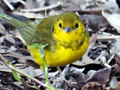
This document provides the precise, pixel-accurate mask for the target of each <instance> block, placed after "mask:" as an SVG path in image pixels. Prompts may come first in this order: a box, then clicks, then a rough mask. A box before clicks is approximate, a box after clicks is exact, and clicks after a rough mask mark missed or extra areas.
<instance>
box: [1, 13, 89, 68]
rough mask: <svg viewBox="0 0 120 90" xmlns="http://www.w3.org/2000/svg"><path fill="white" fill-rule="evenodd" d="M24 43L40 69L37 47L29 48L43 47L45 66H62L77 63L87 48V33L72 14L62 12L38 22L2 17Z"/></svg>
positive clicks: (78, 18)
mask: <svg viewBox="0 0 120 90" xmlns="http://www.w3.org/2000/svg"><path fill="white" fill-rule="evenodd" d="M6 17H7V18H9V19H7V20H8V22H9V23H10V24H12V25H13V26H14V27H15V28H16V29H17V30H18V31H19V33H20V35H21V36H22V38H23V39H24V40H25V42H26V45H27V48H28V50H29V51H30V54H31V56H32V57H33V59H34V60H35V61H36V63H37V64H39V65H40V68H41V69H42V68H44V64H43V61H42V58H41V54H40V53H39V49H38V48H33V47H31V45H33V44H35V43H38V44H43V45H46V44H47V46H46V47H45V48H44V50H45V59H46V63H47V65H49V67H56V66H64V65H67V64H70V63H73V62H75V61H77V60H79V59H80V58H81V57H82V56H83V55H84V53H85V52H86V50H87V48H88V45H89V33H88V32H87V31H86V30H85V28H84V25H83V22H82V20H81V18H80V17H79V16H78V15H77V14H75V13H73V12H65V13H63V14H61V15H55V16H51V17H47V18H44V19H40V20H35V21H32V20H28V19H26V18H21V17H20V16H17V17H18V19H16V18H15V17H16V15H13V16H9V15H6V16H5V17H3V18H5V19H6Z"/></svg>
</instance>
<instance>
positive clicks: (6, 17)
mask: <svg viewBox="0 0 120 90" xmlns="http://www.w3.org/2000/svg"><path fill="white" fill-rule="evenodd" d="M0 17H2V18H5V19H7V20H11V19H12V18H9V17H8V16H7V15H6V14H3V13H0Z"/></svg>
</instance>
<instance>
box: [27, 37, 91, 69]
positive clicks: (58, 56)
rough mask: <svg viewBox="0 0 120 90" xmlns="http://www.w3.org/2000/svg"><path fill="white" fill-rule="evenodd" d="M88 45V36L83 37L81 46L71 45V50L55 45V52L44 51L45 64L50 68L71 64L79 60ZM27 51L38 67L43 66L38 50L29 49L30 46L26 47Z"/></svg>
mask: <svg viewBox="0 0 120 90" xmlns="http://www.w3.org/2000/svg"><path fill="white" fill-rule="evenodd" d="M88 43H89V37H88V35H87V36H86V37H85V39H84V41H83V42H82V45H80V46H78V47H76V44H77V43H76V44H72V45H74V46H72V48H67V47H64V46H62V45H61V44H60V43H57V44H56V50H55V52H51V51H50V50H47V49H45V58H46V62H47V64H48V65H49V66H50V67H55V66H63V65H66V64H69V63H72V62H75V61H77V60H78V59H80V58H81V57H82V56H83V55H84V53H85V52H86V50H87V47H88ZM27 46H28V49H29V51H30V53H31V55H32V57H33V58H34V59H35V61H36V62H37V63H38V64H39V65H40V66H43V61H42V58H41V56H40V53H39V50H38V49H37V48H31V46H30V45H27Z"/></svg>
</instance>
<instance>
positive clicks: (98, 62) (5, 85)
mask: <svg viewBox="0 0 120 90" xmlns="http://www.w3.org/2000/svg"><path fill="white" fill-rule="evenodd" d="M6 1H7V2H1V1H0V5H1V6H0V12H1V13H11V14H17V15H22V16H26V17H27V18H30V19H32V20H33V19H37V18H38V19H40V18H44V17H45V15H46V14H45V13H46V12H47V15H48V16H51V15H58V14H61V13H63V12H66V11H73V12H76V13H77V14H78V15H80V17H81V19H82V20H83V23H84V25H85V28H86V30H87V31H88V32H89V34H90V43H89V48H88V50H87V52H86V54H85V55H84V56H83V57H82V59H80V60H78V61H77V62H75V63H72V64H70V66H69V69H67V71H65V78H66V80H68V81H69V82H71V84H70V83H66V82H63V83H62V84H61V85H58V83H57V82H55V81H58V82H62V81H61V80H60V74H59V72H58V70H57V69H56V68H49V80H50V83H51V84H52V85H53V86H54V87H55V88H56V90H91V89H92V90H119V89H120V85H119V84H120V78H119V75H120V73H119V69H120V49H119V43H120V40H119V38H120V36H119V32H120V31H119V28H120V27H119V6H120V3H119V0H95V1H94V0H84V1H83V0H69V1H68V0H64V1H63V0H59V1H60V2H61V4H60V3H58V1H56V0H27V1H24V0H14V1H11V0H6ZM1 3H2V4H1ZM44 7H46V8H47V10H46V9H43V8H44ZM26 11H29V12H26ZM116 16H117V17H116ZM0 54H1V55H2V56H4V58H5V59H6V60H9V62H10V63H13V64H14V65H15V66H16V67H17V68H19V69H20V70H23V71H24V72H26V73H28V74H30V75H31V76H33V77H36V78H37V79H39V80H40V81H42V82H45V77H44V72H43V71H41V70H40V69H39V66H38V65H37V64H36V63H35V62H34V60H33V58H32V57H31V56H30V53H29V51H28V50H27V47H26V45H25V43H24V41H23V40H21V38H20V37H19V35H18V33H16V30H15V28H14V27H12V26H11V25H9V24H8V23H7V22H6V21H4V20H3V19H0ZM64 68H65V67H64V66H63V67H61V70H62V71H64ZM63 74H64V73H63ZM20 76H21V77H22V82H18V81H16V80H15V79H14V78H13V76H12V73H11V70H10V69H8V68H7V67H6V66H5V65H4V63H2V62H0V89H1V90H5V89H7V90H13V89H14V90H25V89H26V90H31V89H33V90H39V89H40V90H45V88H44V87H41V86H40V85H38V84H36V83H35V82H33V81H31V80H30V79H29V78H27V77H25V76H23V75H20ZM58 79H59V80H58ZM72 82H76V84H72Z"/></svg>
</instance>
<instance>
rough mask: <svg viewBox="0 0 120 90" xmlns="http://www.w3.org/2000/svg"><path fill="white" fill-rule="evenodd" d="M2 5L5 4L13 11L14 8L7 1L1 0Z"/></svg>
mask: <svg viewBox="0 0 120 90" xmlns="http://www.w3.org/2000/svg"><path fill="white" fill-rule="evenodd" d="M3 1H4V3H6V5H7V6H8V7H9V8H10V10H12V11H13V10H15V8H14V7H13V6H12V5H11V4H10V2H9V1H8V0H3Z"/></svg>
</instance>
